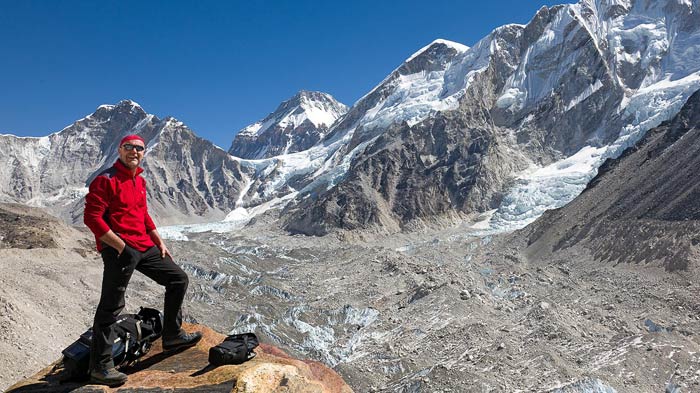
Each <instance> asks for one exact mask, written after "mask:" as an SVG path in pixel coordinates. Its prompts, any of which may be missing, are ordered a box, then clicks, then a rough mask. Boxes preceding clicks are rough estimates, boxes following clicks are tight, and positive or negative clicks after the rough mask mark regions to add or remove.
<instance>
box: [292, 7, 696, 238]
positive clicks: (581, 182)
mask: <svg viewBox="0 0 700 393" xmlns="http://www.w3.org/2000/svg"><path fill="white" fill-rule="evenodd" d="M699 8H700V7H699V6H698V1H697V0H695V1H684V2H679V1H676V0H668V1H658V2H646V1H627V2H624V1H604V0H600V1H592V0H590V1H589V0H582V1H581V2H579V3H578V4H571V5H562V6H554V7H551V8H548V7H542V8H541V9H540V10H539V11H538V12H537V14H536V15H535V17H534V18H533V19H532V20H531V21H530V22H529V23H528V24H527V25H524V26H523V25H506V26H502V27H500V28H498V29H496V30H494V31H493V32H492V33H491V34H489V35H488V36H487V37H485V38H484V39H482V40H481V41H479V42H478V43H476V45H474V46H473V47H471V48H467V47H464V46H462V45H459V44H455V43H450V42H449V41H444V40H437V41H435V42H433V43H432V44H430V45H428V46H427V47H426V48H423V49H422V50H420V51H419V52H418V53H416V54H415V55H413V56H411V57H410V58H409V59H408V60H407V61H406V62H405V63H403V64H402V65H401V66H399V68H397V69H396V70H395V71H394V72H392V74H391V75H389V76H388V77H387V78H386V79H385V80H384V81H383V82H382V83H381V84H380V85H378V86H377V87H376V88H375V89H373V90H372V91H371V92H370V93H369V94H367V95H366V96H365V97H363V98H362V99H360V100H359V101H358V102H357V103H356V104H355V105H354V106H353V107H352V108H350V110H349V111H348V114H347V115H346V116H344V117H343V118H342V119H341V120H340V121H338V122H337V123H336V124H335V125H334V126H333V127H332V128H331V130H330V131H329V132H328V135H327V136H326V138H325V139H324V140H323V141H322V142H321V144H323V145H324V146H326V147H327V148H328V151H329V158H328V159H327V160H326V161H325V162H324V164H323V165H322V166H321V169H319V170H317V171H316V172H314V174H313V176H312V177H313V181H310V182H308V184H307V185H306V186H305V187H303V188H300V189H299V193H298V194H297V195H296V199H295V200H294V202H293V203H292V204H290V205H288V207H287V211H286V213H287V214H288V215H287V217H286V227H287V228H288V229H289V230H290V231H292V232H301V233H307V234H324V233H327V232H328V231H330V230H332V229H334V228H342V229H355V228H367V227H372V226H381V227H383V228H386V229H389V230H398V229H404V228H408V227H411V226H413V225H415V224H417V225H422V224H423V223H425V222H426V221H432V220H434V219H436V218H443V217H446V218H450V217H455V216H464V215H469V214H472V213H477V212H484V211H486V210H490V209H495V210H496V214H495V215H494V219H493V222H492V223H491V224H492V226H500V227H501V228H503V229H514V228H517V227H521V226H524V225H526V224H527V223H529V222H531V221H532V220H534V219H535V218H536V217H537V216H538V215H539V214H541V213H542V212H543V211H544V210H546V209H549V208H553V207H557V206H561V205H563V204H565V203H566V202H568V201H570V200H571V199H572V198H573V197H575V196H576V195H578V193H580V192H581V190H583V188H584V187H585V184H586V182H587V181H588V180H589V179H590V178H592V177H593V176H594V175H595V170H596V168H597V167H598V166H599V165H600V164H601V163H602V162H603V161H604V160H605V158H607V157H614V156H616V155H617V154H619V153H620V152H621V151H622V150H623V149H624V148H625V147H626V146H629V145H631V144H633V143H634V142H635V141H636V140H638V139H639V138H640V137H641V136H642V135H644V132H645V131H646V130H648V129H649V128H651V127H653V126H655V125H658V124H659V123H660V122H661V121H663V120H666V119H668V118H670V117H671V116H672V115H673V114H675V113H676V112H677V111H678V110H679V109H680V106H681V105H682V103H683V102H684V101H685V100H686V99H687V97H688V96H689V95H690V94H691V93H692V92H693V91H694V90H696V89H697V88H698V87H700V56H699V55H698V53H700V32H699V31H700V18H698V17H697V16H698V15H699ZM581 157H587V161H586V162H585V164H586V165H577V164H579V163H580V162H579V161H578V160H579V159H580V158H581ZM567 168H569V170H566V169H567Z"/></svg>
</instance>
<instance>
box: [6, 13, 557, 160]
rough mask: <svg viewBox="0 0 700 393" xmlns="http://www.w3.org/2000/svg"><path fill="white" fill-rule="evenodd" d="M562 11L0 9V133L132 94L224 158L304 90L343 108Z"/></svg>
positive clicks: (43, 128) (44, 129) (52, 127)
mask: <svg viewBox="0 0 700 393" xmlns="http://www.w3.org/2000/svg"><path fill="white" fill-rule="evenodd" d="M564 2H565V1H544V0H491V1H485V2H482V1H478V2H477V1H474V2H472V1H462V0H453V1H448V0H430V1H425V0H423V1H417V0H416V1H413V0H410V1H408V0H406V1H382V0H371V1H369V0H353V1H351V2H334V1H323V0H318V1H310V0H298V1H272V0H271V1H255V0H252V1H175V0H173V1H150V0H149V1H143V0H140V1H130V0H121V1H92V0H90V1H60V0H54V1H43V0H41V1H35V0H22V1H9V0H8V1H3V2H2V3H1V4H2V12H0V53H1V54H2V60H1V61H0V89H1V91H2V93H0V133H11V134H15V135H20V136H43V135H48V134H50V133H52V132H55V131H58V130H61V129H62V128H63V127H65V126H67V125H69V124H71V123H73V122H74V121H76V120H78V119H80V118H82V117H84V116H86V115H88V114H90V113H92V112H94V111H95V109H96V108H97V107H98V106H99V105H101V104H113V103H116V102H118V101H119V100H122V99H132V100H134V101H136V102H138V103H139V104H140V105H141V106H142V107H143V108H144V109H145V110H146V112H148V113H152V114H155V115H156V116H158V117H160V118H163V117H166V116H174V117H176V118H177V119H179V120H181V121H183V122H184V123H185V124H186V125H187V126H189V127H190V128H191V129H192V130H193V131H194V132H195V133H197V134H198V135H200V136H202V137H204V138H206V139H209V140H210V141H212V142H214V143H216V144H217V145H219V146H221V147H223V148H224V149H228V148H229V146H230V144H231V141H232V140H233V136H234V135H235V133H236V132H237V131H238V130H240V129H241V128H243V127H245V126H246V125H248V124H250V123H253V122H254V121H256V120H259V119H261V118H263V117H265V116H266V115H267V114H268V113H270V112H272V111H273V110H274V109H275V108H276V107H277V105H279V103H280V102H282V101H284V100H286V99H288V98H289V97H291V96H293V95H294V94H295V93H296V92H297V91H299V90H302V89H304V90H319V91H323V92H327V93H330V94H331V95H333V96H334V97H335V98H336V99H338V100H339V101H341V102H343V103H345V104H346V105H352V104H353V103H354V102H355V101H356V100H357V99H359V98H360V97H362V96H363V95H364V94H366V93H367V92H368V91H369V90H371V89H372V88H373V87H374V86H375V85H376V84H378V83H379V82H381V81H382V79H384V77H386V76H387V75H388V74H389V73H390V72H391V71H392V70H393V69H394V68H396V67H397V66H399V65H400V64H401V63H402V62H403V61H404V60H405V59H406V58H408V57H409V56H410V55H412V54H413V53H414V52H415V51H417V50H418V49H420V48H422V47H423V46H425V45H427V44H428V43H430V42H432V41H433V40H434V39H437V38H443V39H448V40H452V41H456V42H459V43H462V44H465V45H468V46H472V45H473V44H474V43H476V42H477V41H478V40H479V39H481V38H482V37H484V36H485V35H486V34H488V33H489V32H490V31H491V30H493V29H494V28H495V27H498V26H501V25H504V24H508V23H523V24H524V23H527V22H528V21H529V20H530V19H531V18H532V16H533V15H534V14H535V12H536V11H537V10H538V9H539V8H540V7H541V6H542V5H548V6H551V5H554V4H561V3H564Z"/></svg>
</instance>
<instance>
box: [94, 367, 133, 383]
mask: <svg viewBox="0 0 700 393" xmlns="http://www.w3.org/2000/svg"><path fill="white" fill-rule="evenodd" d="M127 379H128V377H127V376H126V374H124V373H121V372H119V371H117V369H116V368H114V367H112V368H108V369H106V370H92V371H90V383H94V384H97V385H107V386H109V387H114V386H119V385H123V384H124V382H126V380H127Z"/></svg>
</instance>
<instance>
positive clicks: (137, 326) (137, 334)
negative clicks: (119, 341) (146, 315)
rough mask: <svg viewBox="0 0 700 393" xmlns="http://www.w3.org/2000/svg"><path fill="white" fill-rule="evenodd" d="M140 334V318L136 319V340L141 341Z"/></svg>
mask: <svg viewBox="0 0 700 393" xmlns="http://www.w3.org/2000/svg"><path fill="white" fill-rule="evenodd" d="M141 338H142V334H141V320H140V319H139V320H137V321H136V341H137V342H138V341H141Z"/></svg>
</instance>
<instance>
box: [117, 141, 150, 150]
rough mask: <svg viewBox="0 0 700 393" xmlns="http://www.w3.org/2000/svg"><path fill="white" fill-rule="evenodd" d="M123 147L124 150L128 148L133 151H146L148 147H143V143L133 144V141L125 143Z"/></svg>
mask: <svg viewBox="0 0 700 393" xmlns="http://www.w3.org/2000/svg"><path fill="white" fill-rule="evenodd" d="M122 147H123V148H124V150H126V151H132V150H136V151H144V150H145V149H146V148H145V147H143V146H141V145H132V144H131V143H125V144H123V145H122Z"/></svg>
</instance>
